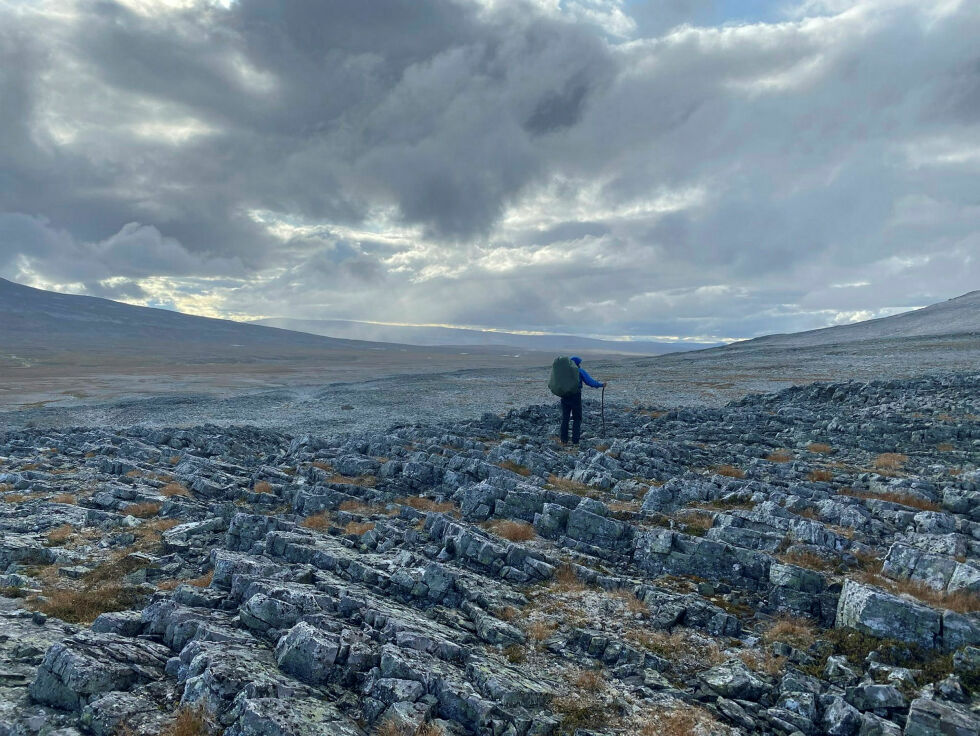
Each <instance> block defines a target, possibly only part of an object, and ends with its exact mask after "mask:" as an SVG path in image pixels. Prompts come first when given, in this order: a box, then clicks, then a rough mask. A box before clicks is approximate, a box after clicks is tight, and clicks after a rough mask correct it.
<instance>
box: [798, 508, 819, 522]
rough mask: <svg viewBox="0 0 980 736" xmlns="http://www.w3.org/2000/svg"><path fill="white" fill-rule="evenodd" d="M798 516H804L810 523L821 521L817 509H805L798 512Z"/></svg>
mask: <svg viewBox="0 0 980 736" xmlns="http://www.w3.org/2000/svg"><path fill="white" fill-rule="evenodd" d="M796 515H797V516H802V517H803V518H804V519H809V520H810V521H820V513H819V512H818V511H817V510H816V509H803V510H802V511H797V512H796Z"/></svg>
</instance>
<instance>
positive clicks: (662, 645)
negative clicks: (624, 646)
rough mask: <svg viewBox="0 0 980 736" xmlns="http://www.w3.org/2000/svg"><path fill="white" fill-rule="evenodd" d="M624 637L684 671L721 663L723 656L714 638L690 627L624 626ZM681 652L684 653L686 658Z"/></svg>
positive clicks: (689, 671)
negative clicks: (653, 628) (651, 629)
mask: <svg viewBox="0 0 980 736" xmlns="http://www.w3.org/2000/svg"><path fill="white" fill-rule="evenodd" d="M623 638H625V639H626V640H628V641H631V642H633V643H634V644H638V645H639V646H641V647H643V648H645V649H648V650H650V651H651V652H653V653H654V654H657V655H659V656H661V657H663V658H664V659H666V660H668V661H670V662H671V665H672V667H674V668H675V669H677V670H678V671H679V672H681V673H683V674H693V672H694V671H700V670H703V669H707V668H708V667H713V666H714V665H716V664H721V663H723V662H724V661H725V659H726V658H725V654H724V652H722V650H721V648H720V647H719V646H718V644H717V643H716V642H715V641H714V640H712V639H708V638H706V637H703V636H700V635H698V634H696V633H694V632H692V631H691V630H690V629H684V628H676V629H674V630H673V631H671V632H665V631H650V630H647V629H633V630H631V629H627V630H626V631H625V632H623ZM680 655H685V656H686V657H687V660H688V661H685V660H683V659H682V658H681V656H680Z"/></svg>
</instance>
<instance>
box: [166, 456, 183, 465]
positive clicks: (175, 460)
mask: <svg viewBox="0 0 980 736" xmlns="http://www.w3.org/2000/svg"><path fill="white" fill-rule="evenodd" d="M168 462H169V463H170V464H171V465H176V464H177V463H179V462H180V455H171V456H170V460H168Z"/></svg>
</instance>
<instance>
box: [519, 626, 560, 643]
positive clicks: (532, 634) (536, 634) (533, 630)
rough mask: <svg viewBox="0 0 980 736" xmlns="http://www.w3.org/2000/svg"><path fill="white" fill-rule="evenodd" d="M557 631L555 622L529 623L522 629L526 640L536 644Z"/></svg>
mask: <svg viewBox="0 0 980 736" xmlns="http://www.w3.org/2000/svg"><path fill="white" fill-rule="evenodd" d="M557 629H558V622H557V621H531V622H530V623H528V624H527V625H526V626H525V627H524V631H525V633H526V634H527V638H528V639H530V640H531V641H532V642H533V643H535V644H538V643H540V642H542V641H544V640H545V639H547V638H548V637H549V636H551V635H552V634H554V633H555V631H556V630H557Z"/></svg>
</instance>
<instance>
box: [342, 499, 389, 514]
mask: <svg viewBox="0 0 980 736" xmlns="http://www.w3.org/2000/svg"><path fill="white" fill-rule="evenodd" d="M337 509H338V510H339V511H346V512H348V513H350V514H379V513H381V512H382V511H384V507H383V506H379V505H378V504H373V503H364V501H344V502H343V503H341V504H340V506H338V507H337Z"/></svg>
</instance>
